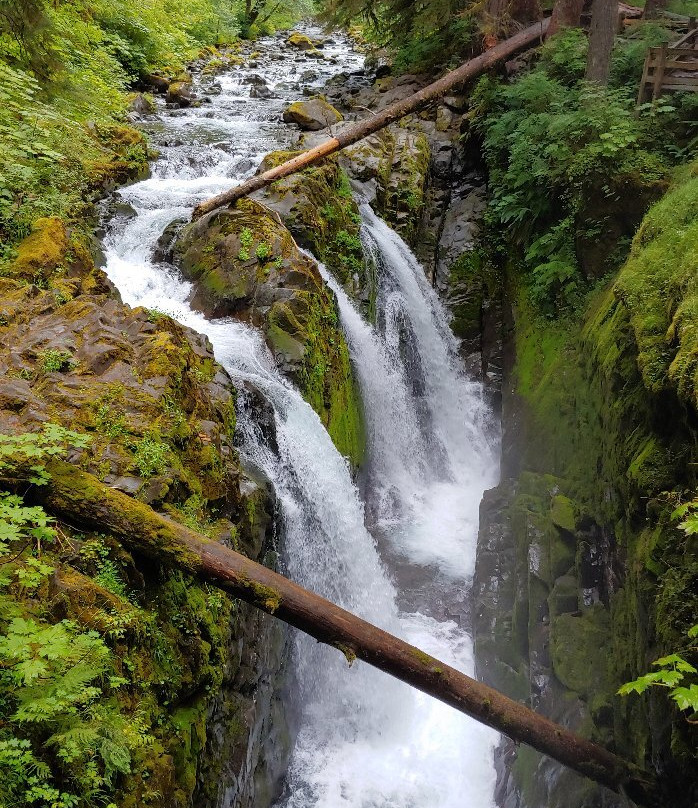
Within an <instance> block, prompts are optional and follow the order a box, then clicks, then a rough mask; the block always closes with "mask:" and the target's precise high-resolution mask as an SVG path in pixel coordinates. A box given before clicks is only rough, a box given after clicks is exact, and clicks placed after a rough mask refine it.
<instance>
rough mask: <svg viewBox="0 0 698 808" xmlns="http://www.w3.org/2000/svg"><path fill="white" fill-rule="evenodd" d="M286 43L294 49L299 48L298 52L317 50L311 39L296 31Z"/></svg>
mask: <svg viewBox="0 0 698 808" xmlns="http://www.w3.org/2000/svg"><path fill="white" fill-rule="evenodd" d="M286 42H287V43H288V44H289V45H291V46H292V47H294V48H298V50H302V51H312V50H315V42H313V40H312V39H310V37H307V36H306V35H305V34H300V33H298V31H294V32H293V33H292V34H291V35H290V36H289V37H288V39H287V40H286Z"/></svg>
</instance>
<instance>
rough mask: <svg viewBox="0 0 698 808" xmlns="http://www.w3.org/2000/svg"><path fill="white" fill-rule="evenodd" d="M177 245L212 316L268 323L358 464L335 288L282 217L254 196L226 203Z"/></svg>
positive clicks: (273, 343) (295, 376)
mask: <svg viewBox="0 0 698 808" xmlns="http://www.w3.org/2000/svg"><path fill="white" fill-rule="evenodd" d="M175 253H176V255H177V256H178V261H179V264H180V266H181V269H182V272H183V273H184V274H185V275H186V277H188V278H191V279H192V280H193V281H194V283H195V287H194V303H195V305H198V306H199V307H200V308H202V309H203V310H204V311H205V312H207V313H208V314H210V315H211V316H217V317H223V316H235V317H238V318H240V319H242V320H244V321H246V322H250V323H253V324H255V325H257V326H260V327H261V328H262V329H263V331H264V334H265V336H266V340H267V344H268V345H269V347H270V348H271V350H272V352H273V353H274V356H275V358H276V361H277V363H278V365H279V367H280V368H281V370H282V371H283V372H284V373H286V374H287V375H288V376H289V377H290V378H291V379H292V380H293V381H294V382H295V383H296V384H297V385H298V386H299V388H300V389H301V391H302V393H303V395H304V396H305V398H306V400H307V401H308V402H309V403H310V404H311V406H312V407H313V408H314V409H315V410H316V412H317V413H318V415H319V416H320V418H321V419H322V421H323V423H324V424H325V426H326V427H327V429H328V432H329V433H330V436H331V437H332V439H333V440H334V442H335V445H336V446H337V448H338V449H339V451H340V452H342V454H344V455H346V456H348V457H349V458H351V460H352V462H353V463H354V464H358V463H359V462H360V459H361V455H362V450H363V449H362V447H363V427H362V416H361V404H360V399H359V395H358V391H357V385H356V382H355V380H354V375H353V372H352V368H351V363H350V361H349V352H348V348H347V345H346V342H345V340H344V337H343V335H342V332H341V329H340V328H339V322H338V316H337V308H336V302H335V300H334V296H333V295H332V293H331V292H330V291H329V289H328V288H327V287H326V286H325V284H324V282H323V280H322V276H321V275H320V272H319V270H318V267H317V264H315V262H314V261H312V260H311V259H310V258H308V256H306V255H305V254H303V253H301V252H300V250H299V249H298V247H297V246H296V243H295V241H294V240H293V237H292V236H291V234H290V232H289V231H288V230H287V229H286V227H284V225H283V224H282V223H281V222H280V220H279V219H278V217H277V216H276V215H275V214H274V213H272V212H271V211H269V210H267V209H266V208H265V207H264V206H263V205H261V204H260V203H258V202H255V201H253V200H249V199H243V200H240V201H238V202H237V203H236V204H235V206H234V207H232V208H219V209H218V210H215V211H212V212H211V213H209V214H207V215H206V216H203V217H202V218H201V219H199V220H198V221H196V222H193V223H192V224H190V225H188V226H187V227H185V228H184V230H183V231H182V232H181V234H180V236H179V239H178V241H177V244H176V245H175Z"/></svg>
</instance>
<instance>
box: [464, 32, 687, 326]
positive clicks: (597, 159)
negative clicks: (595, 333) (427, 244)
mask: <svg viewBox="0 0 698 808" xmlns="http://www.w3.org/2000/svg"><path fill="white" fill-rule="evenodd" d="M667 36H668V35H667V34H666V33H665V32H664V31H663V30H662V29H661V28H659V27H658V26H656V25H652V24H648V25H643V26H638V30H637V34H636V36H635V38H633V39H626V40H622V41H619V42H618V43H617V45H616V48H615V51H614V58H613V62H612V65H613V67H612V76H611V82H610V85H609V87H607V88H602V87H598V86H593V85H588V84H586V83H585V82H584V80H583V76H584V67H585V63H586V47H587V46H586V37H585V35H584V34H583V32H581V31H579V30H571V31H567V32H564V33H562V34H559V35H558V36H556V37H553V38H552V39H551V40H550V41H549V42H548V43H546V45H545V46H543V48H542V49H541V53H540V58H539V59H538V61H537V63H536V64H535V66H534V67H533V68H532V69H531V70H529V71H528V72H526V73H524V74H522V75H520V76H519V77H518V78H517V79H516V80H515V81H514V82H513V83H510V84H507V83H504V82H502V81H500V80H498V79H495V78H491V77H486V78H483V79H481V80H480V82H479V84H478V86H477V88H476V91H475V93H474V96H473V99H472V108H471V112H470V117H471V120H472V122H473V127H474V129H475V130H476V131H477V132H478V133H479V135H480V136H481V137H482V140H483V146H484V154H485V158H486V161H487V166H488V170H489V185H490V188H491V189H492V190H491V198H490V203H489V207H488V212H487V224H488V230H489V232H490V233H491V234H499V235H500V243H501V242H502V241H506V245H507V247H506V249H507V250H511V248H512V246H513V247H514V249H515V250H518V252H519V254H520V256H521V258H522V264H523V267H524V273H523V274H524V277H525V282H526V284H527V286H528V289H529V293H530V297H531V300H532V302H533V304H534V305H535V306H536V308H537V309H538V310H539V311H540V312H541V313H542V314H545V315H547V316H556V315H557V314H559V313H560V312H565V311H566V312H568V313H569V312H570V310H574V309H575V308H580V306H581V304H583V303H584V301H585V299H586V294H587V292H588V291H589V289H590V288H591V287H592V286H593V285H594V283H595V282H596V281H598V280H599V279H600V278H604V277H605V276H606V275H607V274H608V273H609V272H610V271H613V270H616V269H617V268H618V267H619V266H620V265H621V264H622V263H623V261H624V260H625V257H626V256H627V252H628V249H629V247H630V241H631V238H632V236H633V233H634V230H635V228H636V227H637V225H638V224H639V222H640V220H641V218H642V216H643V215H644V213H645V212H646V210H647V208H648V207H649V206H650V205H651V203H652V202H654V201H655V200H656V199H657V198H659V197H660V196H661V195H662V193H663V192H664V191H665V190H666V188H667V186H668V180H669V176H670V172H671V170H672V168H673V166H675V165H676V164H677V163H679V162H682V161H685V160H688V159H690V157H691V155H693V154H695V153H697V152H698V123H696V121H697V119H698V116H697V115H696V113H697V112H698V100H697V99H696V96H695V94H693V93H685V94H677V95H675V96H673V97H671V98H663V99H661V100H660V101H659V102H658V103H655V104H647V105H644V106H643V107H641V108H640V109H639V110H636V109H635V95H636V92H637V82H638V81H639V75H640V71H641V69H642V63H643V60H644V55H645V52H646V49H647V47H648V46H649V45H654V44H657V43H658V42H661V41H666V39H667Z"/></svg>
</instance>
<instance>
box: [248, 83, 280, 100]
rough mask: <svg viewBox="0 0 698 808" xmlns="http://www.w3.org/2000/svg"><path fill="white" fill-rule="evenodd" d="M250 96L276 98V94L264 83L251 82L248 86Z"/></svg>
mask: <svg viewBox="0 0 698 808" xmlns="http://www.w3.org/2000/svg"><path fill="white" fill-rule="evenodd" d="M250 98H278V96H277V95H276V93H275V92H274V91H273V90H272V89H271V88H270V87H267V85H266V84H253V85H252V87H250Z"/></svg>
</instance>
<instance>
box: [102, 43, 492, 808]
mask: <svg viewBox="0 0 698 808" xmlns="http://www.w3.org/2000/svg"><path fill="white" fill-rule="evenodd" d="M307 32H308V33H310V35H311V36H312V35H319V34H320V32H319V31H314V30H312V29H308V31H307ZM255 45H256V49H257V50H258V51H259V52H260V54H261V55H260V56H259V58H258V59H257V67H255V68H250V67H246V66H242V67H238V68H234V69H231V70H230V71H229V72H227V73H224V74H222V75H219V76H217V77H215V82H217V84H218V86H217V87H216V86H215V85H213V87H211V86H209V87H208V89H209V90H210V89H214V90H219V92H218V93H217V94H215V95H212V96H211V103H209V104H205V105H202V106H201V107H198V108H188V109H165V107H164V105H161V106H160V107H159V109H158V115H157V116H156V118H155V119H153V120H150V121H148V122H147V123H146V124H145V126H144V128H145V129H146V130H147V131H148V133H149V136H150V138H151V141H152V143H153V145H154V146H155V147H156V148H157V149H158V150H159V153H160V155H159V157H158V159H157V160H155V161H154V163H153V165H152V175H151V177H150V178H148V179H146V180H144V181H142V182H139V183H136V184H134V185H131V186H129V187H126V188H123V189H121V190H120V191H118V193H117V197H118V199H119V200H120V201H121V202H123V203H125V206H126V205H127V206H130V208H129V209H128V210H127V211H122V213H121V214H120V215H119V214H118V215H116V216H114V217H113V218H112V219H111V220H110V221H109V223H108V225H107V229H106V234H105V237H104V242H103V249H104V253H105V256H106V271H107V274H108V275H109V277H110V279H111V280H112V281H113V282H114V284H115V285H116V286H117V288H118V289H119V291H120V293H121V295H122V297H123V300H124V302H126V303H128V304H130V305H133V306H145V307H148V308H151V309H158V310H160V311H163V312H167V313H168V314H171V315H172V316H173V317H175V318H176V319H177V320H179V321H180V322H182V323H184V324H186V325H188V326H190V327H191V328H194V329H196V330H197V331H199V332H202V333H205V334H206V335H207V336H208V337H209V339H210V340H211V343H212V345H213V347H214V351H215V354H216V358H217V360H218V361H219V362H220V363H221V364H222V365H224V366H225V368H226V369H227V370H228V372H229V373H230V375H231V377H232V379H233V381H234V382H235V383H237V384H239V385H240V384H243V383H245V382H249V383H250V384H252V385H253V386H254V387H255V388H256V389H257V390H259V391H261V393H262V394H263V396H264V397H265V398H266V399H267V401H268V402H269V403H270V404H271V406H272V407H273V411H274V416H275V423H276V432H277V436H276V437H277V443H278V452H272V451H271V450H270V449H269V447H268V446H267V445H266V443H265V441H264V439H263V437H262V435H261V431H260V429H259V428H258V426H257V424H256V423H255V413H254V409H253V408H247V407H244V406H241V407H240V411H239V413H238V416H239V417H238V430H239V437H238V440H239V442H240V445H241V453H242V454H243V456H244V458H245V460H246V462H247V463H249V464H252V465H254V466H255V467H256V468H258V469H260V470H261V471H263V473H264V474H265V475H266V477H267V478H268V479H269V480H270V481H271V482H272V484H273V487H274V490H275V493H276V497H277V501H278V503H279V506H280V512H281V538H280V544H281V552H282V564H283V570H284V572H285V573H286V574H287V575H289V577H291V578H292V579H294V580H296V581H297V582H299V583H300V584H302V585H303V586H306V587H308V588H309V589H311V590H313V591H315V592H318V593H320V594H322V595H324V596H325V597H327V598H329V599H331V600H333V601H334V602H336V603H338V604H340V605H341V606H343V607H344V608H347V609H349V610H350V611H353V612H355V613H357V614H359V615H360V616H361V617H364V618H365V619H368V620H370V621H371V622H373V623H376V624H377V625H379V626H380V627H382V628H384V629H386V630H388V631H391V632H393V633H395V634H397V635H399V636H401V637H403V638H405V639H406V640H408V641H409V642H411V643H413V644H415V645H417V646H419V647H420V648H423V649H424V650H425V651H427V652H429V653H431V654H433V655H434V656H436V657H439V658H440V659H442V660H444V661H445V662H447V663H448V664H451V665H453V666H454V667H456V668H459V669H460V670H462V671H464V672H466V673H468V674H471V675H472V673H473V669H474V665H473V657H472V653H473V652H472V641H471V637H470V628H469V623H470V620H469V605H468V589H469V581H470V579H471V576H472V573H473V569H474V563H475V546H476V538H477V528H478V508H479V503H480V499H481V497H482V493H483V491H484V490H485V489H487V488H490V487H492V486H494V485H495V484H496V482H497V477H498V468H497V433H496V428H494V427H493V419H492V418H491V416H490V413H489V411H488V408H487V406H486V403H485V399H484V397H483V393H482V390H481V387H480V385H479V384H477V383H475V382H473V381H470V380H469V379H468V378H467V377H466V375H465V372H464V370H463V368H462V366H461V362H460V359H459V357H458V352H457V347H458V346H457V344H456V340H455V338H454V337H453V335H452V334H451V331H450V329H449V327H448V317H447V314H446V312H445V311H444V309H443V307H442V305H441V303H440V301H439V299H438V298H437V296H436V294H435V293H434V292H433V290H432V289H431V287H430V285H429V284H428V282H427V280H426V278H425V275H424V272H423V270H422V268H421V267H420V265H419V263H418V262H417V260H416V259H415V258H414V256H413V255H412V253H411V252H410V250H409V248H408V247H407V246H406V245H405V243H404V242H403V241H402V240H401V239H400V237H399V236H398V235H397V234H396V233H395V232H394V231H393V230H391V229H390V228H389V227H388V226H387V225H386V224H385V223H383V222H382V221H381V220H380V219H379V218H378V217H377V216H376V215H375V214H374V213H373V211H372V210H371V208H370V207H369V206H368V205H367V204H362V205H361V216H362V243H363V246H364V251H365V253H366V255H367V257H369V258H370V259H371V260H373V261H374V262H375V263H376V266H377V268H378V275H379V279H380V280H379V290H378V298H377V311H378V317H377V323H376V325H375V326H373V325H371V324H369V323H367V322H366V321H365V320H364V319H362V317H361V315H360V314H359V312H358V311H357V309H356V308H354V306H353V304H352V302H351V301H350V300H349V298H348V297H347V296H346V294H345V293H344V291H343V289H342V288H341V287H340V286H339V285H338V284H337V283H336V281H335V280H334V279H333V278H332V277H331V276H330V275H329V274H328V273H327V272H326V271H325V270H324V269H323V275H324V277H325V280H326V282H327V283H328V284H329V285H330V286H331V288H332V289H333V290H334V292H335V294H336V296H337V299H338V303H339V309H340V315H341V322H342V327H343V329H344V332H345V335H346V338H347V342H348V345H349V348H350V351H351V355H352V361H353V364H354V368H355V371H356V374H357V377H358V380H359V384H360V388H361V393H362V397H363V401H364V408H365V417H366V428H367V460H366V464H365V468H364V469H363V470H362V473H361V475H360V478H359V480H358V481H357V482H355V481H353V480H352V476H351V472H350V469H349V467H348V465H347V462H346V460H345V459H344V458H343V457H342V456H341V455H340V454H339V453H338V452H337V450H336V449H335V447H334V445H333V443H332V441H331V440H330V438H329V436H328V434H327V432H326V431H325V429H324V427H323V425H322V423H321V421H320V419H319V417H318V416H317V415H316V413H315V412H314V411H313V410H312V409H311V407H310V406H309V405H308V404H306V402H305V401H304V400H303V398H302V397H301V395H300V394H299V392H298V391H297V390H296V389H295V388H294V386H293V385H292V384H291V383H290V382H289V381H288V380H286V379H285V378H284V377H283V376H282V375H281V373H280V372H279V371H278V369H277V368H276V366H275V364H274V361H273V358H272V356H271V354H270V352H269V350H268V349H267V348H266V346H265V344H264V340H263V338H262V336H261V334H260V333H258V332H257V331H256V330H254V329H253V328H251V327H250V326H247V325H244V324H242V323H239V322H236V321H232V320H222V319H219V320H207V319H206V318H204V316H203V315H202V314H200V313H198V312H197V311H195V310H193V309H192V308H191V307H190V305H189V299H190V296H191V284H189V283H188V282H186V281H184V280H183V279H182V277H181V276H180V275H179V273H178V272H177V270H176V269H175V268H174V267H171V266H168V265H167V264H163V263H155V262H154V260H153V258H152V256H153V251H154V248H155V247H156V244H157V241H158V239H159V237H160V236H161V234H162V233H163V231H164V230H165V228H166V227H167V226H168V225H169V224H170V223H171V222H172V221H173V220H175V219H177V218H182V217H189V215H190V213H191V210H192V208H193V207H194V206H195V205H196V204H197V203H198V202H200V201H202V200H204V199H206V198H208V197H209V196H211V195H213V194H216V193H218V192H220V191H222V190H224V189H226V188H228V187H229V186H231V185H233V184H235V183H237V182H238V181H240V180H242V179H244V178H246V177H248V176H250V175H251V174H252V173H253V172H254V170H255V168H256V166H257V165H258V164H259V162H260V160H261V158H262V157H263V156H264V155H265V154H266V153H267V152H269V151H272V150H276V149H287V148H290V147H292V145H293V143H294V140H295V137H296V135H297V131H296V130H295V129H294V128H292V127H288V126H286V125H284V124H283V123H282V122H281V112H282V110H283V108H284V107H285V106H286V104H288V103H289V102H290V101H293V100H297V99H299V98H302V97H303V96H302V93H301V91H300V89H299V85H298V83H297V82H298V81H299V79H300V78H301V77H302V76H303V74H304V73H305V72H306V71H310V70H312V72H313V74H314V76H315V78H303V84H304V86H306V87H308V86H311V87H313V88H314V89H316V90H319V89H320V88H321V87H322V85H323V84H324V83H325V82H326V81H327V79H328V78H330V77H331V76H332V75H334V74H336V73H338V72H340V71H344V72H351V71H354V70H358V69H360V68H361V66H362V62H363V58H362V56H361V55H360V54H359V53H357V52H356V51H354V50H353V49H352V45H351V42H350V41H349V40H347V39H346V38H344V37H342V36H340V35H335V36H333V39H332V42H331V43H330V44H327V45H326V46H325V49H324V54H325V56H326V57H330V58H332V59H334V60H335V61H334V62H332V61H330V59H329V58H328V59H324V60H320V61H316V60H313V59H311V58H309V57H308V56H306V55H305V54H303V53H300V52H299V53H293V55H292V57H291V56H289V53H290V51H288V50H283V51H281V49H280V41H279V40H278V39H274V38H269V39H261V40H259V41H258V42H257V43H255ZM279 53H283V54H284V57H285V58H283V59H280V58H278V54H279ZM253 73H256V74H261V75H263V76H264V78H265V79H266V81H267V82H268V85H269V87H270V88H272V89H273V90H274V92H275V93H276V95H277V96H278V97H275V98H251V97H250V87H251V85H250V84H249V83H248V82H247V81H246V80H247V79H249V77H250V76H251V75H252V74H253ZM309 75H310V74H307V73H306V76H309ZM200 81H201V79H200V78H197V82H200ZM197 89H199V91H200V94H201V95H205V94H206V93H207V88H206V85H203V86H201V87H199V88H197ZM125 206H123V207H125ZM292 669H293V681H294V684H293V695H292V698H293V712H294V714H295V715H296V716H297V717H296V720H295V722H296V723H297V731H296V733H295V738H294V745H293V749H292V752H291V759H290V764H289V769H288V773H287V777H286V780H285V784H284V789H283V792H282V794H281V795H280V796H279V797H278V801H277V803H276V805H277V806H278V808H456V807H458V808H492V806H494V799H493V790H494V782H495V772H494V765H493V749H494V746H495V745H496V743H497V739H498V736H497V734H496V733H494V732H493V731H491V730H489V729H488V728H486V727H484V726H482V725H480V724H478V723H477V722H475V721H474V720H471V719H469V718H467V717H466V716H463V715H461V714H459V713H457V712H455V711H454V710H452V709H450V708H448V707H446V706H445V705H442V704H441V703H439V702H437V701H435V700H433V699H431V698H429V697H427V696H425V695H423V694H421V693H419V692H417V691H415V690H413V689H411V688H410V687H408V686H407V685H404V684H402V683H400V682H398V681H396V680H394V679H392V678H391V677H389V676H387V675H386V674H383V673H382V672H380V671H376V670H374V669H372V668H370V667H368V666H367V665H365V664H363V663H360V662H359V663H356V664H354V665H352V666H351V667H349V666H348V665H347V662H346V660H345V659H344V657H343V656H342V655H341V654H339V653H338V652H337V651H336V650H334V649H330V648H327V647H325V646H322V645H319V644H317V643H316V642H315V641H313V640H311V639H310V638H309V637H306V636H304V635H301V634H300V633H298V632H293V649H292ZM225 808H228V806H225ZM260 808H263V807H262V806H260Z"/></svg>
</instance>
